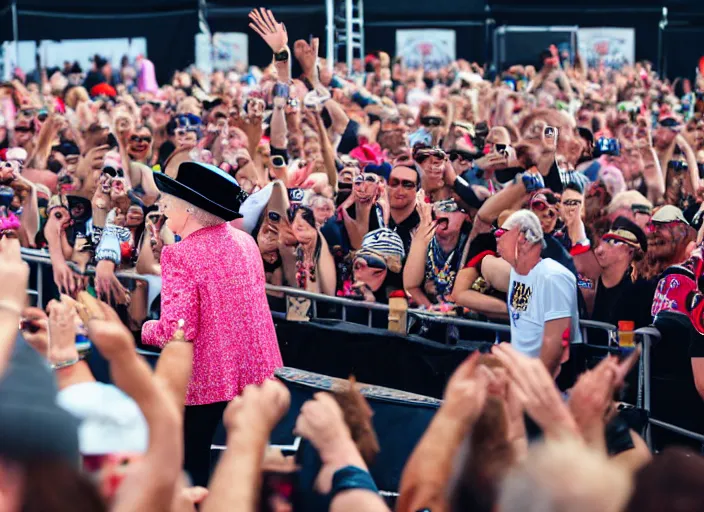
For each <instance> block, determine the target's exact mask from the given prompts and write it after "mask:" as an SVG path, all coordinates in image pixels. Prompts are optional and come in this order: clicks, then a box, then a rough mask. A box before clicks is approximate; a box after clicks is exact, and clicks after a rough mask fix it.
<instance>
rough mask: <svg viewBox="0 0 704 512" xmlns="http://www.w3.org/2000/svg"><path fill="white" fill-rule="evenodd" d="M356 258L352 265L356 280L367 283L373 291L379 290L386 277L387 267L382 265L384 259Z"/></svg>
mask: <svg viewBox="0 0 704 512" xmlns="http://www.w3.org/2000/svg"><path fill="white" fill-rule="evenodd" d="M368 259H369V260H370V261H367V258H362V257H359V258H355V260H354V264H353V265H352V272H353V274H354V280H355V282H362V283H364V284H366V285H367V286H368V287H369V288H370V289H371V290H372V291H373V292H375V291H377V290H379V288H381V286H382V285H383V284H384V279H386V273H387V271H388V270H387V268H386V265H385V264H384V265H382V263H383V262H382V261H380V260H379V261H378V262H377V261H376V258H368Z"/></svg>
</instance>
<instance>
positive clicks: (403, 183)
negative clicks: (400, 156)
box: [389, 178, 417, 190]
mask: <svg viewBox="0 0 704 512" xmlns="http://www.w3.org/2000/svg"><path fill="white" fill-rule="evenodd" d="M399 186H400V187H403V188H405V189H406V190H414V189H415V188H416V186H417V183H416V182H415V181H411V180H400V179H398V178H390V179H389V188H398V187H399Z"/></svg>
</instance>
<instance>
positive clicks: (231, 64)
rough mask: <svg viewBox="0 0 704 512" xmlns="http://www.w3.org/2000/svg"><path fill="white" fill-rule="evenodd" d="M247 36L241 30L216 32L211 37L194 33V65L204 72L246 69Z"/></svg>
mask: <svg viewBox="0 0 704 512" xmlns="http://www.w3.org/2000/svg"><path fill="white" fill-rule="evenodd" d="M248 51H249V36H248V35H247V34H243V33H241V32H216V33H215V34H213V37H212V39H211V38H209V37H208V36H207V35H206V34H196V67H197V68H198V69H200V70H203V71H206V72H212V71H213V70H222V71H227V70H230V69H234V68H241V69H242V70H243V71H244V70H246V69H247V52H248Z"/></svg>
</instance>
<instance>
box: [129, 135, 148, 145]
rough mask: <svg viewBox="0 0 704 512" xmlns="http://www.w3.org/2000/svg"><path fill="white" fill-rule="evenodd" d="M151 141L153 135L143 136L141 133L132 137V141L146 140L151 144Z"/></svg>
mask: <svg viewBox="0 0 704 512" xmlns="http://www.w3.org/2000/svg"><path fill="white" fill-rule="evenodd" d="M151 141H152V137H151V135H145V136H143V137H141V136H139V135H132V136H131V137H130V142H146V143H147V144H149V143H150V142H151Z"/></svg>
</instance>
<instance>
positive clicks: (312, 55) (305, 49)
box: [293, 37, 320, 79]
mask: <svg viewBox="0 0 704 512" xmlns="http://www.w3.org/2000/svg"><path fill="white" fill-rule="evenodd" d="M319 44H320V40H319V39H318V38H317V37H314V38H313V40H312V41H311V44H308V43H307V42H306V41H304V40H303V39H299V40H298V41H296V43H295V44H294V45H293V54H294V55H295V57H296V60H298V62H299V64H300V65H301V68H303V74H304V75H306V76H307V77H308V78H309V79H310V78H311V75H312V74H313V70H314V69H315V64H316V62H317V61H318V45H319Z"/></svg>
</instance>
